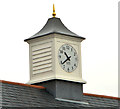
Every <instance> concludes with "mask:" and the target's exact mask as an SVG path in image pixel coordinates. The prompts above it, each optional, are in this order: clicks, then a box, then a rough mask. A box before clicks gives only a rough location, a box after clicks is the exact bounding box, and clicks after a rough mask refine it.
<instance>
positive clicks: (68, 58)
mask: <svg viewBox="0 0 120 109" xmlns="http://www.w3.org/2000/svg"><path fill="white" fill-rule="evenodd" d="M64 54H65V56H66V57H67V60H69V61H70V57H71V56H70V57H68V55H67V53H66V52H64Z"/></svg>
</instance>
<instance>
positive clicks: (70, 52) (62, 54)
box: [58, 44, 78, 72]
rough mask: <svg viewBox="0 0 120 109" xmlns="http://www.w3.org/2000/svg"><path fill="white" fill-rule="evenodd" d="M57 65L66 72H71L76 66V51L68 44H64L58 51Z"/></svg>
mask: <svg viewBox="0 0 120 109" xmlns="http://www.w3.org/2000/svg"><path fill="white" fill-rule="evenodd" d="M58 60H59V64H60V66H61V67H62V69H63V70H65V71H66V72H73V71H74V70H75V69H76V68H77V65H78V56H77V52H76V50H75V49H74V48H73V47H72V46H71V45H68V44H64V45H62V46H61V47H60V49H59V51H58Z"/></svg>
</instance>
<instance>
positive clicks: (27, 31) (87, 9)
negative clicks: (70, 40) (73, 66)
mask: <svg viewBox="0 0 120 109" xmlns="http://www.w3.org/2000/svg"><path fill="white" fill-rule="evenodd" d="M53 3H54V4H55V8H56V14H57V15H56V17H59V18H61V20H62V22H63V23H64V24H65V26H66V27H67V28H69V29H70V30H71V31H73V32H74V33H76V34H78V35H80V36H82V37H85V38H86V40H84V41H83V42H82V75H83V79H84V80H86V81H87V84H85V85H84V92H86V93H93V94H101V95H108V96H118V28H117V27H118V26H117V25H118V0H59V1H58V0H1V1H0V79H2V80H7V81H13V82H21V83H27V82H28V81H29V46H28V44H27V43H26V42H24V39H26V38H29V37H31V36H32V35H34V34H35V33H36V32H38V31H39V30H40V29H41V28H42V27H43V26H44V25H45V23H46V21H47V19H48V18H50V17H52V6H53Z"/></svg>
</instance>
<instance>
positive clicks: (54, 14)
mask: <svg viewBox="0 0 120 109" xmlns="http://www.w3.org/2000/svg"><path fill="white" fill-rule="evenodd" d="M52 15H53V17H55V16H56V13H55V6H54V4H53V13H52Z"/></svg>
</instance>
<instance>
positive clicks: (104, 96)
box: [83, 93, 120, 100]
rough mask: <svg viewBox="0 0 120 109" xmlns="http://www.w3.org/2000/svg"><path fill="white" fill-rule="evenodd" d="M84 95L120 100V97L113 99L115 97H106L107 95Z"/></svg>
mask: <svg viewBox="0 0 120 109" xmlns="http://www.w3.org/2000/svg"><path fill="white" fill-rule="evenodd" d="M83 95H87V96H94V97H101V98H108V99H116V100H120V97H113V96H106V95H97V94H90V93H83Z"/></svg>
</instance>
